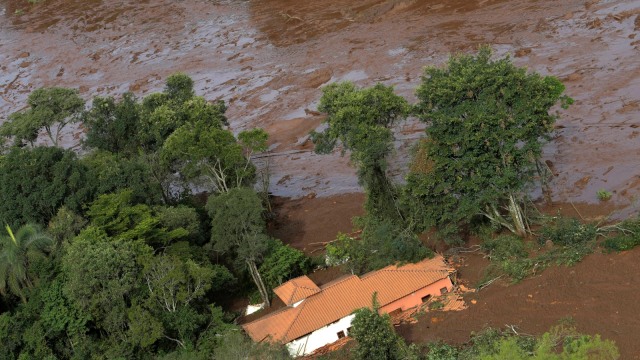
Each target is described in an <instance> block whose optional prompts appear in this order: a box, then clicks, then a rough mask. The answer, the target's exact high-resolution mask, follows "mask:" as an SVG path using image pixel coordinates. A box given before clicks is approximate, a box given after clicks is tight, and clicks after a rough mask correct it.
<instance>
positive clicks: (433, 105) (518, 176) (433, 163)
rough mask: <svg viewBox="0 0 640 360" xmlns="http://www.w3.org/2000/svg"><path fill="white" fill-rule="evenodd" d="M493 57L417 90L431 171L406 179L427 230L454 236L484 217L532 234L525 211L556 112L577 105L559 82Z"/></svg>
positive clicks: (434, 72) (435, 77) (430, 72)
mask: <svg viewBox="0 0 640 360" xmlns="http://www.w3.org/2000/svg"><path fill="white" fill-rule="evenodd" d="M491 55H492V54H491V50H490V49H489V48H482V49H481V50H480V52H479V53H478V54H477V55H457V56H452V57H451V58H450V59H449V62H448V63H447V65H446V66H445V67H444V68H436V67H427V68H426V70H425V74H424V76H423V78H422V84H421V85H420V86H419V87H418V89H417V92H416V94H417V96H418V99H419V104H418V105H417V111H418V115H419V117H420V119H421V120H422V121H424V122H426V123H427V124H428V126H427V128H426V134H427V140H426V141H425V142H424V143H423V146H424V152H425V154H424V155H425V156H424V157H423V158H422V161H425V162H426V163H425V164H418V166H414V169H419V170H421V171H414V172H412V173H411V174H410V175H409V176H408V178H407V198H408V200H409V202H410V203H412V206H413V211H412V213H414V214H417V216H416V217H415V218H414V219H415V221H416V223H417V224H418V225H419V226H421V227H422V228H423V229H424V228H428V227H430V226H434V225H435V226H438V227H439V228H440V230H441V231H442V232H444V233H449V234H452V233H455V232H456V228H457V226H458V225H460V224H465V223H468V222H469V221H470V220H471V219H472V218H473V217H474V216H478V215H481V216H485V217H487V218H489V219H490V220H491V221H494V222H496V223H499V224H501V225H503V226H505V227H507V228H508V229H510V230H511V231H513V232H514V233H517V234H520V235H522V234H524V233H525V232H526V229H527V223H526V216H525V214H524V212H523V210H522V208H521V204H522V201H523V198H524V196H525V191H526V189H527V187H528V186H530V185H531V184H532V183H533V181H534V175H535V174H536V170H537V169H536V166H537V164H538V162H539V159H540V157H541V155H542V145H543V143H544V140H547V139H549V134H550V132H551V131H552V130H553V125H554V122H555V120H556V118H557V117H558V115H556V114H552V113H550V109H551V108H552V107H553V106H554V105H556V104H558V103H559V102H560V104H561V105H563V106H566V105H568V104H569V103H570V102H571V99H569V98H567V97H564V96H562V93H563V91H564V86H563V85H562V83H561V82H560V81H559V80H558V79H557V78H555V77H553V76H545V77H543V76H540V75H538V74H537V73H527V71H526V69H525V68H519V67H516V66H515V65H513V64H512V62H511V60H510V59H509V58H508V57H505V58H502V59H499V60H495V61H494V60H492V59H491ZM503 208H504V209H505V210H506V213H507V214H508V217H509V218H507V217H505V216H504V211H503Z"/></svg>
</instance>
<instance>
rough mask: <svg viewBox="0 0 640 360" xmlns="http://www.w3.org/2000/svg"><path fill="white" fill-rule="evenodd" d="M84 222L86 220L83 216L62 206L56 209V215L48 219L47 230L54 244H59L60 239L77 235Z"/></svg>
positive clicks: (85, 222)
mask: <svg viewBox="0 0 640 360" xmlns="http://www.w3.org/2000/svg"><path fill="white" fill-rule="evenodd" d="M86 224H87V220H86V219H85V218H83V217H82V216H80V215H78V214H76V213H75V212H73V211H71V210H69V209H67V208H66V207H64V206H63V207H61V208H60V209H58V212H57V213H56V216H54V217H53V218H52V219H51V221H49V226H48V227H47V232H48V233H49V235H51V237H52V238H53V240H54V241H55V244H56V245H58V246H59V245H60V244H61V243H62V241H65V240H69V239H71V238H73V237H74V236H76V235H78V233H79V232H80V230H82V228H83V227H84V226H85V225H86Z"/></svg>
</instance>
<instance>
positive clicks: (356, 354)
mask: <svg viewBox="0 0 640 360" xmlns="http://www.w3.org/2000/svg"><path fill="white" fill-rule="evenodd" d="M379 310H380V304H379V303H378V301H377V299H376V294H375V293H374V294H373V299H372V307H371V308H362V309H359V310H356V312H355V317H354V318H353V321H352V322H351V330H350V331H349V336H351V337H353V338H354V339H355V340H356V341H357V345H356V347H355V348H354V349H353V351H352V358H353V359H357V360H358V359H362V360H394V359H397V360H409V359H417V356H416V354H415V351H414V350H413V349H411V348H409V347H408V346H407V345H406V344H405V343H404V340H402V338H401V337H400V336H399V335H398V334H396V332H395V330H394V329H393V327H392V326H391V320H390V317H389V315H388V314H382V315H381V314H380V313H379Z"/></svg>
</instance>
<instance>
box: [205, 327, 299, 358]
mask: <svg viewBox="0 0 640 360" xmlns="http://www.w3.org/2000/svg"><path fill="white" fill-rule="evenodd" d="M213 358H214V359H220V360H286V359H291V356H290V355H289V353H288V351H287V350H286V348H285V347H284V346H283V345H277V344H271V343H268V342H263V343H254V342H253V341H251V339H249V338H248V337H246V336H245V335H243V334H242V333H241V332H240V330H239V329H230V330H228V331H227V332H226V333H225V334H223V337H222V340H221V343H220V346H218V347H217V348H216V349H215V352H214V356H213Z"/></svg>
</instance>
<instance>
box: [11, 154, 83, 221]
mask: <svg viewBox="0 0 640 360" xmlns="http://www.w3.org/2000/svg"><path fill="white" fill-rule="evenodd" d="M0 188H1V189H2V192H0V220H1V221H2V222H3V223H8V224H9V225H12V226H16V225H18V224H24V223H27V222H33V223H37V224H40V225H46V224H47V223H48V222H49V220H50V219H51V218H52V217H53V216H54V215H55V214H56V212H57V211H58V209H59V208H60V207H61V206H63V205H64V206H66V207H67V208H68V209H70V210H72V211H75V212H79V211H80V210H81V207H82V204H84V203H86V202H88V201H91V199H92V197H93V183H92V181H91V179H89V178H88V175H87V168H86V167H85V166H84V165H83V164H82V163H81V162H80V161H78V159H77V156H76V155H75V154H74V153H73V152H72V151H69V150H62V149H59V148H55V147H37V148H34V149H30V150H29V149H17V148H14V149H12V150H11V151H10V152H9V153H8V154H6V155H5V156H4V157H3V158H2V160H0Z"/></svg>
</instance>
